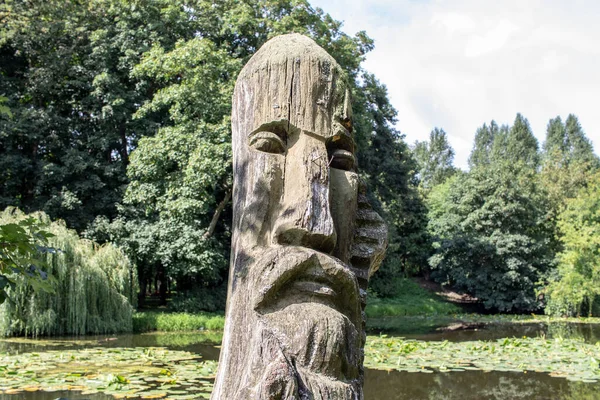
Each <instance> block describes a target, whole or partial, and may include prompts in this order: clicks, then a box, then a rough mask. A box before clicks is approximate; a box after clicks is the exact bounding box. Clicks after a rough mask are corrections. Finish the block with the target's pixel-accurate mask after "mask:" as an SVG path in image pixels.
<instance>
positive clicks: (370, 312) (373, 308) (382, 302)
mask: <svg viewBox="0 0 600 400" xmlns="http://www.w3.org/2000/svg"><path fill="white" fill-rule="evenodd" d="M397 286H398V287H397V293H398V295H396V296H395V297H394V298H377V297H374V296H371V297H369V299H368V301H367V309H366V313H367V317H368V318H381V317H401V316H402V317H404V316H429V315H450V314H457V313H460V312H461V311H462V310H461V308H460V307H458V306H456V305H455V304H452V303H449V302H447V301H445V300H443V299H442V298H441V297H439V296H437V295H435V294H434V293H431V292H428V291H427V290H425V289H423V288H421V287H420V286H419V285H417V284H416V283H415V282H414V281H412V280H409V279H399V280H398V281H397Z"/></svg>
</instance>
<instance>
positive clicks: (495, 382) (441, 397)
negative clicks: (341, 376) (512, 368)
mask: <svg viewBox="0 0 600 400" xmlns="http://www.w3.org/2000/svg"><path fill="white" fill-rule="evenodd" d="M408 399H415V400H420V399H426V400H429V399H431V400H445V399H448V400H454V399H456V400H488V399H490V400H491V399H498V400H504V399H511V400H512V399H522V400H538V399H540V400H541V399H553V400H554V399H564V400H586V399H588V400H591V399H600V384H598V383H582V382H570V381H568V380H566V379H562V378H552V377H551V376H550V375H547V374H542V373H526V374H523V373H519V372H497V371H493V372H483V371H463V372H445V373H441V372H438V373H431V374H424V373H421V372H416V373H415V372H413V373H411V372H398V371H392V372H386V371H378V370H367V371H366V373H365V400H408Z"/></svg>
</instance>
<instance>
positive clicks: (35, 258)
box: [0, 208, 56, 305]
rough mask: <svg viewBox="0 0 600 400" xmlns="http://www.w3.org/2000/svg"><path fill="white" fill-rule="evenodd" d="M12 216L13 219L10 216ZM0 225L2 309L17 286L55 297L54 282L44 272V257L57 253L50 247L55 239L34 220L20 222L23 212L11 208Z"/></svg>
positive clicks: (0, 298)
mask: <svg viewBox="0 0 600 400" xmlns="http://www.w3.org/2000/svg"><path fill="white" fill-rule="evenodd" d="M11 214H12V215H13V216H14V217H13V218H10V217H8V218H7V216H10V215H11ZM0 216H1V217H2V218H1V219H0V222H5V221H6V220H13V221H14V222H10V223H7V224H2V225H0V305H1V304H2V303H4V301H5V300H6V296H7V292H8V290H9V288H10V289H12V290H15V288H16V284H17V283H19V284H24V285H26V286H31V287H32V288H33V289H34V290H36V291H45V292H48V293H54V292H55V291H54V287H53V284H54V283H55V282H54V279H53V278H52V276H49V275H48V273H47V272H46V271H45V270H47V265H46V263H45V261H44V258H45V256H44V254H45V253H56V249H54V248H52V247H48V246H47V245H48V238H51V237H52V236H54V235H52V234H51V233H49V232H46V231H45V230H43V228H44V224H42V223H41V222H40V221H38V220H36V219H35V218H33V217H28V218H24V219H20V220H19V217H20V216H21V215H20V212H19V211H18V210H16V209H12V208H8V209H6V210H5V211H4V212H3V213H2V214H0Z"/></svg>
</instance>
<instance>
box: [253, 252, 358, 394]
mask: <svg viewBox="0 0 600 400" xmlns="http://www.w3.org/2000/svg"><path fill="white" fill-rule="evenodd" d="M280 250H282V249H277V248H275V249H274V250H271V249H270V250H267V252H266V254H263V256H262V257H260V260H256V262H255V263H253V264H254V266H253V267H251V269H253V272H255V273H258V274H259V278H260V282H261V283H263V284H262V285H260V284H259V285H254V284H252V283H251V282H252V279H250V281H249V283H250V284H251V287H253V289H251V290H253V291H254V296H253V297H254V302H253V303H254V306H255V307H254V308H255V309H254V310H253V311H254V312H255V313H256V314H255V315H256V318H257V320H256V328H255V330H254V333H253V335H252V340H251V342H250V343H248V344H247V346H249V348H247V351H248V352H249V354H251V358H250V359H251V360H253V361H252V364H253V366H252V371H253V372H252V373H253V374H257V375H258V376H255V377H254V379H252V380H253V381H254V384H255V385H256V386H254V389H253V390H252V391H253V392H254V393H253V395H254V396H253V397H254V398H258V399H309V398H311V399H336V398H340V399H360V398H361V393H362V391H361V390H360V388H361V385H362V371H361V370H360V369H359V368H360V367H359V366H360V365H362V350H361V349H362V333H361V329H360V328H361V324H362V319H361V318H362V317H361V315H360V305H359V299H358V289H357V285H356V280H355V279H354V278H353V276H352V274H351V273H350V272H349V270H348V268H347V267H346V266H344V265H343V264H342V263H341V262H340V261H339V260H337V259H335V258H333V257H330V256H328V255H325V254H322V253H318V252H315V251H313V250H310V249H305V248H293V247H292V248H291V247H286V248H285V251H283V252H281V251H280ZM257 283H258V282H257Z"/></svg>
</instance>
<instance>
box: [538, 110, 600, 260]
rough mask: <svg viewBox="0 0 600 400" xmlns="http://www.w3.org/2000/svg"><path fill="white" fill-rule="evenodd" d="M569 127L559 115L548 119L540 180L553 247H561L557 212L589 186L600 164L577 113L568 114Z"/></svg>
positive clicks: (556, 248)
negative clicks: (551, 229) (578, 120)
mask: <svg viewBox="0 0 600 400" xmlns="http://www.w3.org/2000/svg"><path fill="white" fill-rule="evenodd" d="M567 121H568V130H567V127H566V126H565V124H563V123H562V120H561V118H560V117H559V116H557V117H556V118H554V119H551V120H550V121H549V122H548V127H547V131H546V140H545V142H544V154H543V163H542V170H541V174H540V177H541V182H542V186H543V187H544V190H545V191H546V194H547V198H548V206H549V208H548V217H547V218H548V220H549V221H551V223H552V225H553V231H554V237H555V239H556V240H555V242H554V248H555V250H556V251H557V252H560V251H561V249H562V243H561V240H560V238H561V232H560V230H559V229H558V216H559V214H560V213H561V212H562V210H563V209H564V207H565V206H566V201H567V200H568V199H570V198H573V197H575V196H576V195H577V193H578V192H579V191H580V190H581V189H582V188H584V187H586V186H587V184H588V182H589V180H590V177H591V176H592V175H593V174H594V172H595V171H597V169H598V167H599V166H600V163H599V160H598V157H596V155H595V154H594V153H593V149H592V146H591V143H590V141H589V140H588V139H587V137H586V136H585V133H584V132H583V130H582V129H581V126H580V125H579V123H578V122H577V117H575V116H574V115H572V114H570V115H569V117H568V118H567Z"/></svg>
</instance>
